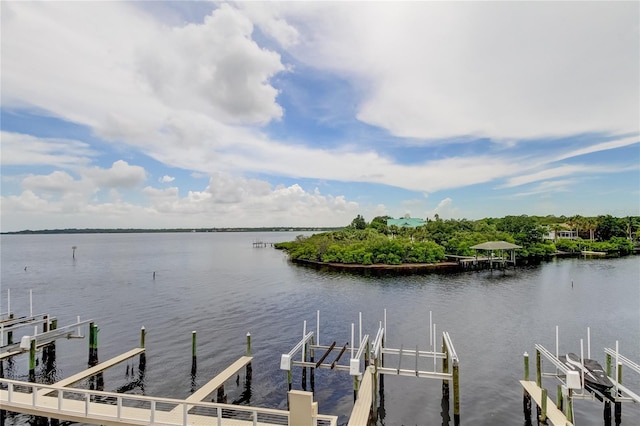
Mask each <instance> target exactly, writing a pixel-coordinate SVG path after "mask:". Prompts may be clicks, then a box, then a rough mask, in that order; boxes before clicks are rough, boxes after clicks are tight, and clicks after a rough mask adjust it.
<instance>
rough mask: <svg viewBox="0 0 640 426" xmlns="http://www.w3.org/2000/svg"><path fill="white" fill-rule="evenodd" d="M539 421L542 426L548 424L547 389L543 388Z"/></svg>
mask: <svg viewBox="0 0 640 426" xmlns="http://www.w3.org/2000/svg"><path fill="white" fill-rule="evenodd" d="M538 420H540V423H541V424H546V423H547V388H542V403H541V407H540V417H539V418H538Z"/></svg>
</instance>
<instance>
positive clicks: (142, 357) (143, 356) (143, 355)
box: [138, 325, 147, 374]
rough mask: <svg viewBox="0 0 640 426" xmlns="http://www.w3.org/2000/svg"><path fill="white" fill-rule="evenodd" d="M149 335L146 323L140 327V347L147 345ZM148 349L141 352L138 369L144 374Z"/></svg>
mask: <svg viewBox="0 0 640 426" xmlns="http://www.w3.org/2000/svg"><path fill="white" fill-rule="evenodd" d="M146 337H147V330H146V329H145V328H144V325H143V326H142V327H140V347H141V348H144V347H145V340H146ZM145 352H146V351H143V352H142V353H141V354H140V360H139V363H138V370H140V372H141V373H143V374H144V370H145V368H146V366H147V355H146V353H145Z"/></svg>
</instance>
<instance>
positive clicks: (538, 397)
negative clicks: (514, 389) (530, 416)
mask: <svg viewBox="0 0 640 426" xmlns="http://www.w3.org/2000/svg"><path fill="white" fill-rule="evenodd" d="M520 384H522V387H523V388H524V389H525V390H526V391H527V392H528V393H529V395H531V397H532V398H533V400H534V401H535V402H536V404H538V407H541V406H542V389H540V388H539V387H538V385H537V384H536V382H531V381H526V380H520ZM547 418H548V419H549V421H551V423H553V424H554V425H555V426H573V423H571V422H570V421H569V420H567V418H566V417H565V415H564V414H563V413H562V411H560V410H558V407H556V405H555V404H554V402H553V401H552V400H551V398H549V397H547Z"/></svg>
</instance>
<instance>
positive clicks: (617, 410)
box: [613, 347, 622, 425]
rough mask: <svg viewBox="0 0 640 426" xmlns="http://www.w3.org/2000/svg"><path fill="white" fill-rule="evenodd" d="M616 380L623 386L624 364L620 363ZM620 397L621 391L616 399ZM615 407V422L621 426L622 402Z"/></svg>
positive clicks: (618, 402)
mask: <svg viewBox="0 0 640 426" xmlns="http://www.w3.org/2000/svg"><path fill="white" fill-rule="evenodd" d="M616 350H618V348H617V347H616ZM616 379H617V380H618V383H619V384H622V363H618V377H617V378H616ZM620 395H621V393H620V391H618V393H617V394H616V397H618V396H620ZM613 406H614V408H613V412H614V416H615V422H616V425H619V424H620V423H621V422H622V402H620V401H616V402H615V403H614V404H613Z"/></svg>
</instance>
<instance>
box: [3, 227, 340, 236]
mask: <svg viewBox="0 0 640 426" xmlns="http://www.w3.org/2000/svg"><path fill="white" fill-rule="evenodd" d="M342 228H343V227H333V228H325V227H291V226H265V227H257V228H170V229H140V228H127V229H124V228H116V229H108V228H85V229H76V228H68V229H41V230H36V231H32V230H30V229H27V230H23V231H11V232H0V235H43V234H44V235H46V234H153V233H178V232H184V233H198V232H200V233H202V232H204V233H207V232H326V231H335V230H338V229H342Z"/></svg>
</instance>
